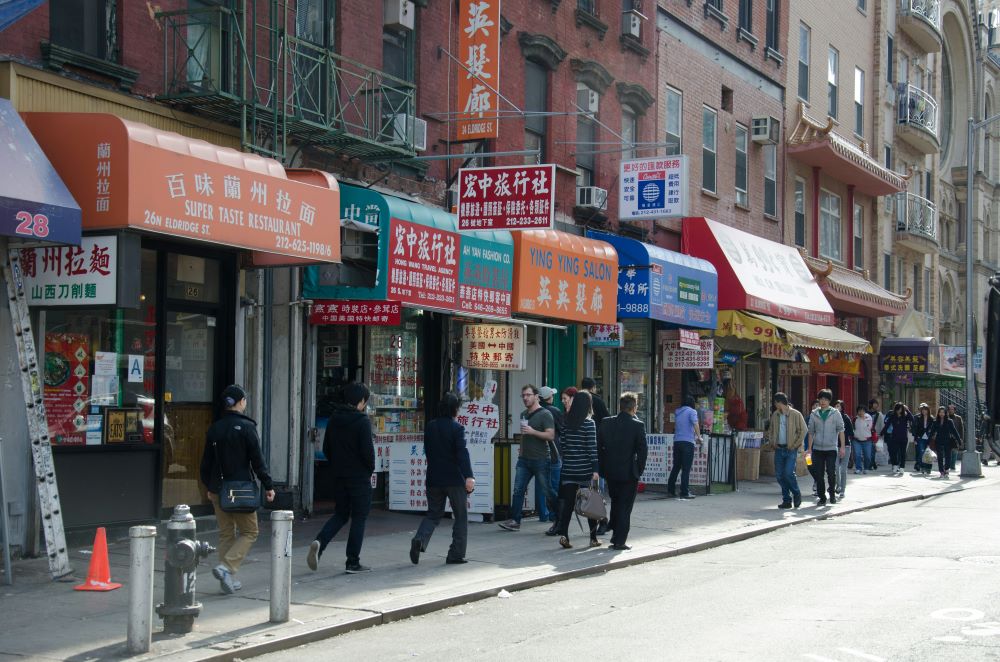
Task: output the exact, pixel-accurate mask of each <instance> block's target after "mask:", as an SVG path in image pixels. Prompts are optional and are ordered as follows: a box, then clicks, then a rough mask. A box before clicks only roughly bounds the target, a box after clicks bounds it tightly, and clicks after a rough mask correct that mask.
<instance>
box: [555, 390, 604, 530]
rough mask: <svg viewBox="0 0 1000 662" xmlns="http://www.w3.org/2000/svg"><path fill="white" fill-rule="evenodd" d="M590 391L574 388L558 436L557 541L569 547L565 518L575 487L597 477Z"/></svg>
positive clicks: (569, 512)
mask: <svg viewBox="0 0 1000 662" xmlns="http://www.w3.org/2000/svg"><path fill="white" fill-rule="evenodd" d="M591 406H592V405H591V399H590V393H587V392H586V391H578V392H577V393H576V395H574V396H573V404H572V405H570V408H569V412H568V413H567V414H566V426H565V427H564V428H563V433H562V436H561V437H559V453H560V454H561V455H562V459H563V465H562V474H561V475H560V481H561V483H560V485H559V544H560V545H562V546H563V547H564V548H566V549H569V548H570V547H572V546H573V545H571V544H570V542H569V521H570V518H571V517H572V516H573V507H574V506H575V505H576V491H577V490H578V489H580V487H581V486H587V485H590V484H591V483H592V482H596V481H597V479H598V478H599V476H598V473H597V425H596V424H595V423H594V419H593V418H591ZM587 523H588V524H589V525H590V546H591V547H597V546H598V545H600V544H601V541H600V540H598V539H597V520H596V519H588V520H587Z"/></svg>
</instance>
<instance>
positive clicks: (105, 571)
mask: <svg viewBox="0 0 1000 662" xmlns="http://www.w3.org/2000/svg"><path fill="white" fill-rule="evenodd" d="M121 586H122V585H121V584H118V583H115V582H113V581H111V566H110V565H109V564H108V534H107V532H106V531H105V530H104V527H103V526H102V527H98V529H97V535H95V536H94V553H93V554H92V555H91V557H90V567H89V568H87V581H86V582H84V583H83V584H80V585H79V586H74V587H73V590H76V591H113V590H115V589H116V588H121Z"/></svg>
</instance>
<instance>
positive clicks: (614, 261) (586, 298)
mask: <svg viewBox="0 0 1000 662" xmlns="http://www.w3.org/2000/svg"><path fill="white" fill-rule="evenodd" d="M513 237H514V256H515V259H516V262H517V268H516V269H515V273H514V305H513V310H514V312H519V313H528V314H531V315H543V316H545V317H552V318H556V319H562V320H569V321H575V322H584V323H587V324H614V323H615V322H617V321H618V320H617V303H618V288H617V287H616V280H617V274H618V255H617V253H615V250H614V248H612V247H611V245H610V244H607V243H605V242H603V241H596V240H594V239H586V238H584V237H578V236H576V235H571V234H567V233H565V232H559V231H556V230H533V231H528V232H515V233H513Z"/></svg>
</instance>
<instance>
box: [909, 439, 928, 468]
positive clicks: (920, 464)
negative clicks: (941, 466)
mask: <svg viewBox="0 0 1000 662" xmlns="http://www.w3.org/2000/svg"><path fill="white" fill-rule="evenodd" d="M914 441H915V446H916V453H917V457H916V462H914V463H913V469H914V471H930V470H931V469H932V467H931V465H929V464H924V451H925V450H927V444H929V443H930V441H929V440H927V439H924V438H923V437H921V438H920V439H916V440H914Z"/></svg>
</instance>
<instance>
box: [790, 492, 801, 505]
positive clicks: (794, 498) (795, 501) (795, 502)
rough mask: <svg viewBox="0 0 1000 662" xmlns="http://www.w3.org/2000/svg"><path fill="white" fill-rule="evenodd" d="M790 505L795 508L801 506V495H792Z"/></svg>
mask: <svg viewBox="0 0 1000 662" xmlns="http://www.w3.org/2000/svg"><path fill="white" fill-rule="evenodd" d="M792 505H793V506H794V507H795V508H798V507H799V506H801V505H802V495H801V494H793V495H792Z"/></svg>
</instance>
